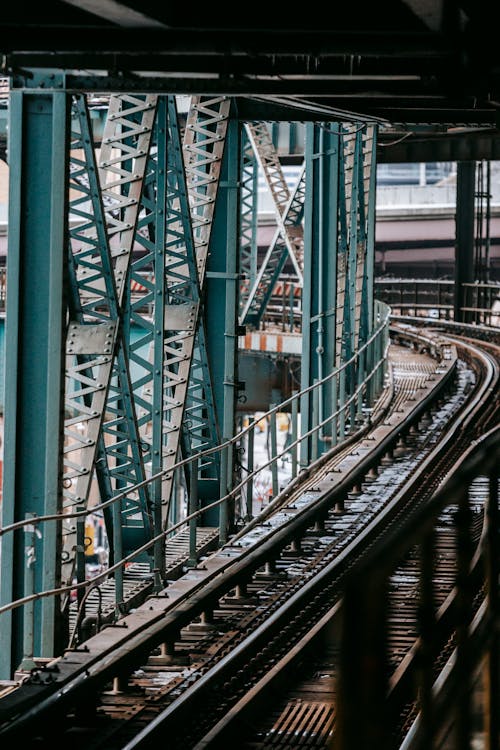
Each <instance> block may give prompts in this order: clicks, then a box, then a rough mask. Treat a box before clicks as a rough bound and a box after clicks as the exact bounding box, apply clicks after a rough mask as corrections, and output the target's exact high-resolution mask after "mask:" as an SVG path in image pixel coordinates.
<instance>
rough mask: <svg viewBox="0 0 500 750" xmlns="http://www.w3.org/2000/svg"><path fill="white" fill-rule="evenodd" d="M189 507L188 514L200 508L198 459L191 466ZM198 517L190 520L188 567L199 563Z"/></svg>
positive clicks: (193, 566)
mask: <svg viewBox="0 0 500 750" xmlns="http://www.w3.org/2000/svg"><path fill="white" fill-rule="evenodd" d="M189 478H190V481H189V508H188V515H191V514H192V513H196V511H197V510H198V459H197V458H195V459H193V461H191V464H190V467H189ZM197 525H198V519H197V518H191V520H190V521H189V560H188V567H189V568H195V567H196V565H197V564H198V553H197V550H196V527H197Z"/></svg>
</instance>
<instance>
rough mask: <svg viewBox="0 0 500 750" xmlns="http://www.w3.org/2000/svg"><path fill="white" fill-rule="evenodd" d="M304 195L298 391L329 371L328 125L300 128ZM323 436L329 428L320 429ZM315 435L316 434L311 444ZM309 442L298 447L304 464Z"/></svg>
mask: <svg viewBox="0 0 500 750" xmlns="http://www.w3.org/2000/svg"><path fill="white" fill-rule="evenodd" d="M305 162H306V193H305V206H304V287H303V296H302V308H303V309H302V367H301V388H302V389H305V388H308V387H309V386H310V385H312V383H313V382H314V381H315V380H316V381H318V380H323V378H325V377H326V376H327V375H329V374H330V372H331V371H332V369H333V367H334V366H335V358H336V353H335V326H336V313H335V308H336V304H337V302H336V299H337V248H338V183H339V134H338V126H337V125H335V124H333V123H328V124H326V123H321V124H307V125H306V155H305ZM318 388H319V399H318V413H317V414H316V419H317V422H319V421H323V419H324V417H325V415H326V414H328V413H331V411H332V408H333V404H332V402H331V389H330V387H329V385H321V386H318ZM312 411H313V395H312V393H311V392H309V393H307V394H305V395H304V396H303V397H302V399H301V407H300V413H301V429H302V432H303V433H304V432H308V431H309V430H310V429H311V426H312V424H311V419H312ZM324 432H325V433H327V434H329V433H330V432H331V426H330V424H329V423H327V424H325V427H324ZM317 438H318V436H317V433H316V440H317ZM312 450H313V437H311V438H308V439H305V440H304V441H303V442H302V445H301V463H302V464H303V465H307V463H308V462H309V459H310V454H311V451H312Z"/></svg>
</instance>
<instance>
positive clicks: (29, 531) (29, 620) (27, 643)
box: [21, 513, 36, 671]
mask: <svg viewBox="0 0 500 750" xmlns="http://www.w3.org/2000/svg"><path fill="white" fill-rule="evenodd" d="M34 517H35V514H34V513H27V514H26V520H28V519H29V518H34ZM24 537H25V566H24V594H25V596H31V595H32V594H34V593H35V562H36V550H35V540H36V535H35V527H34V526H32V525H30V526H25V527H24ZM34 625H35V602H34V601H32V602H27V603H26V604H25V605H24V633H23V660H22V663H21V669H23V670H24V671H29V670H30V669H33V668H34V667H36V664H35V662H34V660H33V655H34V640H35V632H34Z"/></svg>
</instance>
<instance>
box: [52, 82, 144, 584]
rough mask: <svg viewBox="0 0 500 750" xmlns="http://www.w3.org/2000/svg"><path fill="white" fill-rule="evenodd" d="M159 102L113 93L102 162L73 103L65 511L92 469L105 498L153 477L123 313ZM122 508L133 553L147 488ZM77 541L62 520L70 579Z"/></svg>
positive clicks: (79, 500) (81, 107)
mask: <svg viewBox="0 0 500 750" xmlns="http://www.w3.org/2000/svg"><path fill="white" fill-rule="evenodd" d="M156 105H157V98H156V97H151V96H137V97H136V96H115V97H111V99H110V103H109V109H108V117H107V121H106V126H105V129H104V134H103V140H102V145H101V149H100V158H99V165H98V167H96V164H95V157H94V147H93V142H92V140H91V132H90V127H89V119H88V113H87V110H86V106H85V101H84V100H83V98H82V97H80V98H78V99H77V100H76V102H75V106H76V110H77V113H78V116H79V124H80V133H77V134H75V137H74V138H73V142H72V145H73V149H72V159H71V169H70V217H71V219H72V220H73V222H74V223H73V226H72V227H71V229H70V253H69V263H68V267H69V274H68V276H69V280H70V284H69V316H68V332H67V340H66V355H67V365H66V372H67V387H66V392H65V415H66V416H65V447H64V466H63V488H64V489H63V508H62V510H63V513H65V512H66V513H68V512H71V511H74V510H76V509H77V508H85V507H88V502H89V497H90V492H91V488H92V482H93V479H94V469H95V470H96V473H97V480H98V483H99V488H100V492H101V495H104V498H105V499H108V498H109V497H111V496H112V495H113V494H116V493H117V492H121V491H124V490H126V489H127V487H132V486H133V485H135V484H137V483H138V482H141V481H143V480H144V479H145V471H144V462H143V459H142V454H141V440H140V435H139V429H138V425H137V418H136V413H135V405H134V394H133V386H132V382H131V378H130V368H129V364H128V351H127V349H128V347H127V345H126V342H125V338H124V335H125V328H124V326H123V313H122V311H123V310H124V309H126V307H127V305H126V304H125V299H126V297H127V285H128V283H129V276H130V266H131V263H132V257H133V250H134V240H135V236H136V230H137V222H138V217H139V209H140V205H141V196H142V191H143V185H144V180H145V172H146V165H147V156H148V153H149V150H150V144H151V138H152V132H153V125H154V119H155V113H156ZM75 152H76V153H75ZM81 152H83V157H82V156H81ZM121 515H122V526H123V529H124V534H123V536H124V541H125V549H126V550H127V551H130V549H131V548H133V547H134V544H133V543H132V544H131V543H129V542H128V540H127V530H128V529H130V528H137V527H138V528H139V530H140V537H141V539H140V541H141V542H143V541H144V533H141V532H143V530H147V529H149V536H150V535H151V530H150V529H151V518H150V509H149V500H148V494H147V491H146V489H145V488H143V489H141V490H140V491H138V492H137V491H131V492H130V494H129V495H128V497H127V499H126V500H125V501H123V503H122V508H121ZM146 533H147V532H146ZM109 536H110V538H112V535H109ZM136 541H137V540H136ZM76 546H77V545H76V526H75V524H74V521H73V519H69V520H68V521H67V522H64V524H63V558H62V570H63V580H64V581H65V582H66V583H69V582H70V581H71V580H72V577H73V573H74V564H75V551H76Z"/></svg>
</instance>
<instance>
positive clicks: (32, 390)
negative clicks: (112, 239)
mask: <svg viewBox="0 0 500 750" xmlns="http://www.w3.org/2000/svg"><path fill="white" fill-rule="evenodd" d="M54 83H55V84H60V85H61V86H62V80H58V79H57V77H55V78H53V79H51V82H50V84H49V85H50V86H54ZM68 121H69V108H68V100H67V96H66V94H65V93H64V92H63V91H56V92H53V91H52V92H51V91H50V90H49V91H47V92H45V93H43V94H39V93H31V92H30V91H29V90H27V89H24V90H13V91H12V92H11V96H10V104H9V157H10V158H9V162H10V184H9V246H8V266H7V276H8V281H7V286H8V288H9V294H8V295H7V315H6V342H5V384H6V389H5V427H4V438H5V444H4V484H3V500H2V518H1V523H2V525H4V526H5V525H8V524H10V523H13V522H15V521H19V520H20V519H24V518H25V516H26V513H28V512H31V513H36V514H37V515H46V514H55V513H57V511H58V510H59V502H60V459H61V454H62V423H61V420H62V408H61V400H62V392H63V371H64V369H63V368H64V356H63V353H64V348H63V266H64V257H65V252H66V237H67V233H66V198H65V196H66V165H67V156H66V155H67V139H68V130H69V128H68ZM34 361H36V367H34V366H33V362H34ZM41 544H42V552H41V555H40V564H39V565H37V566H36V569H35V589H36V590H37V591H42V590H44V589H50V588H55V587H56V584H57V581H58V568H59V560H60V555H59V548H60V546H59V545H60V539H59V534H58V533H57V524H56V522H51V523H50V524H47V525H45V527H44V529H43V537H42V542H41ZM23 547H24V544H23V532H21V531H19V532H16V533H15V534H13V535H10V534H9V535H7V536H6V537H4V539H3V540H2V566H1V572H0V603H1V604H6V603H8V602H11V601H13V600H15V599H18V598H20V597H21V596H22V595H23V593H24V580H23V576H22V571H23V568H24V565H23V557H24V550H23ZM40 609H41V613H40V615H38V614H37V612H38V609H37V610H36V612H35V624H34V630H35V640H34V642H35V653H36V654H39V655H41V656H46V657H49V656H53V655H55V654H56V653H57V652H58V649H59V648H60V647H61V627H62V622H61V615H60V610H59V601H58V600H57V599H56V598H49V597H47V598H44V600H43V602H42V604H41V608H40ZM0 639H1V641H2V643H5V644H9V645H8V647H7V648H5V649H2V653H1V654H0V679H10V678H11V676H12V672H13V669H15V668H16V667H17V665H18V664H19V662H20V661H21V658H22V652H23V643H22V615H21V613H20V611H14V612H12V613H8V614H6V615H4V616H2V618H0Z"/></svg>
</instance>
